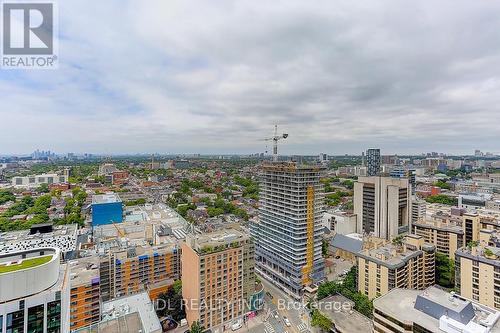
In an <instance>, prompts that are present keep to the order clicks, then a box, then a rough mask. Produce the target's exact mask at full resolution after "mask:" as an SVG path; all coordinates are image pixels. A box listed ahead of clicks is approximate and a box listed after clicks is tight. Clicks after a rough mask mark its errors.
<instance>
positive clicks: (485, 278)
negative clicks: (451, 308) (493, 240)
mask: <svg viewBox="0 0 500 333" xmlns="http://www.w3.org/2000/svg"><path fill="white" fill-rule="evenodd" d="M455 289H456V290H457V291H458V293H459V294H460V295H462V296H463V297H465V298H468V299H472V300H474V301H476V302H479V303H481V304H484V305H486V306H489V307H494V308H496V309H500V249H499V248H497V247H491V246H481V245H479V246H468V247H463V248H461V249H459V250H457V251H456V252H455Z"/></svg>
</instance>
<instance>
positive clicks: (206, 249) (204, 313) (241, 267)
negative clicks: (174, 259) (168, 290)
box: [182, 229, 255, 330]
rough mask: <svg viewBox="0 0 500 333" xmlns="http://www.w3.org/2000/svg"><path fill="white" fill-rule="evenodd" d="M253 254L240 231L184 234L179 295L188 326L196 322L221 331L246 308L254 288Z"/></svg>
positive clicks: (246, 239) (245, 235)
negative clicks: (182, 298)
mask: <svg viewBox="0 0 500 333" xmlns="http://www.w3.org/2000/svg"><path fill="white" fill-rule="evenodd" d="M254 254H255V247H254V244H253V242H252V241H251V239H250V237H249V236H248V233H245V232H242V231H241V230H236V229H227V230H222V231H217V232H213V233H209V234H204V235H200V236H192V235H188V236H187V237H186V242H185V243H183V245H182V276H183V277H184V278H183V281H182V295H183V297H184V301H185V304H186V317H187V321H188V323H189V325H191V324H193V322H196V321H199V322H200V323H201V325H202V326H204V327H206V328H213V329H216V328H222V329H223V330H224V329H225V328H227V327H229V325H230V323H231V322H232V321H233V320H234V319H237V318H241V317H242V316H243V315H244V314H245V313H246V311H248V308H247V307H246V305H247V304H248V302H249V300H250V296H251V295H252V293H253V292H254V289H255V275H254V266H255V261H254ZM186 277H189V278H186ZM202 304H204V305H205V306H201V305H202Z"/></svg>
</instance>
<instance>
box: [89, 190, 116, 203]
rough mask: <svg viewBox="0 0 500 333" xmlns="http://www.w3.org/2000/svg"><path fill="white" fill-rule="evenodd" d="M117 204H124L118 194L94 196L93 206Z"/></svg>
mask: <svg viewBox="0 0 500 333" xmlns="http://www.w3.org/2000/svg"><path fill="white" fill-rule="evenodd" d="M115 202H122V201H121V199H120V197H119V196H118V194H116V193H106V194H96V195H93V196H92V204H107V203H115Z"/></svg>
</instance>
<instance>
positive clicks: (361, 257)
mask: <svg viewBox="0 0 500 333" xmlns="http://www.w3.org/2000/svg"><path fill="white" fill-rule="evenodd" d="M435 251H436V248H435V247H434V246H433V245H431V244H428V243H425V242H424V239H423V238H422V237H420V236H416V235H407V236H406V237H405V238H404V240H403V242H402V245H397V244H393V243H388V242H385V244H383V245H382V246H375V247H368V248H366V249H364V250H362V251H360V252H358V253H357V254H356V256H357V265H358V290H359V292H361V293H363V294H365V295H367V296H368V297H369V298H370V299H373V298H375V297H378V296H379V295H385V294H387V293H388V292H389V291H390V290H392V289H394V288H410V289H425V288H427V287H429V286H431V285H433V284H434V274H435V270H434V256H435Z"/></svg>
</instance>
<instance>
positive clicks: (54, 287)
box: [0, 248, 69, 333]
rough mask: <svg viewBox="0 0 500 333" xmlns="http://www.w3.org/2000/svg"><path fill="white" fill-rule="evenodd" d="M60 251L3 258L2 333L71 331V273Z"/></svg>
mask: <svg viewBox="0 0 500 333" xmlns="http://www.w3.org/2000/svg"><path fill="white" fill-rule="evenodd" d="M60 260H61V252H60V250H59V249H57V248H36V249H31V250H25V251H19V252H12V253H9V254H2V255H0V331H1V332H11V333H14V332H40V333H59V332H69V272H68V266H67V265H64V264H61V261H60Z"/></svg>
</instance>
